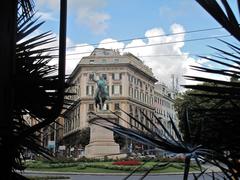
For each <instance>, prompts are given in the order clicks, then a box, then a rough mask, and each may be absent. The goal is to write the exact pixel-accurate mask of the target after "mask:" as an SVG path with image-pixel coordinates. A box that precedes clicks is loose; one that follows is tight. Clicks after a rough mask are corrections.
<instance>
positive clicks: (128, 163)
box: [112, 160, 141, 166]
mask: <svg viewBox="0 0 240 180" xmlns="http://www.w3.org/2000/svg"><path fill="white" fill-rule="evenodd" d="M112 164H113V165H120V166H137V165H140V164H141V162H140V161H138V160H128V161H117V162H113V163H112Z"/></svg>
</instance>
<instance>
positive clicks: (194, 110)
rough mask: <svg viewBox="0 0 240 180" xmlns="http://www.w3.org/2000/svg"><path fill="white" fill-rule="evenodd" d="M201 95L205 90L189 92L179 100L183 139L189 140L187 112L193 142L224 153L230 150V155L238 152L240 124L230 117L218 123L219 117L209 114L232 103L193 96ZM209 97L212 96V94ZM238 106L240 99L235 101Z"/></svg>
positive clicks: (177, 100)
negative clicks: (185, 124) (186, 121)
mask: <svg viewBox="0 0 240 180" xmlns="http://www.w3.org/2000/svg"><path fill="white" fill-rule="evenodd" d="M205 84H207V83H205ZM208 85H209V84H208ZM209 86H214V85H209ZM201 93H202V91H199V90H188V91H186V92H185V93H183V94H182V95H180V96H179V97H178V98H177V99H176V103H175V107H176V110H177V112H178V117H179V120H180V123H179V127H180V131H181V132H182V133H183V137H184V140H185V141H188V139H187V138H186V137H187V134H186V131H185V127H184V118H185V114H186V113H188V119H189V127H190V130H191V132H190V134H191V138H190V139H191V140H192V142H191V143H195V144H202V145H204V146H205V147H208V148H211V149H214V150H216V151H219V152H222V153H224V151H228V152H230V154H232V153H236V152H239V146H238V143H237V142H239V140H240V135H239V133H238V128H239V124H238V123H234V122H230V121H229V119H228V118H225V119H222V120H221V121H219V118H217V116H216V115H214V116H213V115H212V114H211V113H208V112H207V111H211V110H212V109H213V108H218V109H219V110H221V109H222V110H225V109H226V108H230V107H231V103H229V102H223V101H221V100H217V99H212V98H208V97H199V96H194V95H193V94H201ZM208 94H209V95H210V93H208ZM204 95H206V93H204ZM235 103H236V104H237V105H240V101H239V100H238V102H236V100H235ZM230 142H231V143H230ZM238 154H239V153H238Z"/></svg>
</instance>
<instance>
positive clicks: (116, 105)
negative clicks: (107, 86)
mask: <svg viewBox="0 0 240 180" xmlns="http://www.w3.org/2000/svg"><path fill="white" fill-rule="evenodd" d="M114 110H115V111H117V110H120V105H119V103H115V104H114Z"/></svg>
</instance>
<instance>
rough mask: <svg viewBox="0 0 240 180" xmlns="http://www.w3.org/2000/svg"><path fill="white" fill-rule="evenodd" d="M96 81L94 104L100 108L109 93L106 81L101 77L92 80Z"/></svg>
mask: <svg viewBox="0 0 240 180" xmlns="http://www.w3.org/2000/svg"><path fill="white" fill-rule="evenodd" d="M93 81H95V82H96V83H97V89H96V94H95V98H94V99H95V106H96V108H97V107H99V109H100V110H102V108H103V106H104V103H105V101H106V100H107V99H109V94H108V90H107V85H106V81H105V79H104V78H103V77H100V78H99V80H97V81H96V80H94V79H93Z"/></svg>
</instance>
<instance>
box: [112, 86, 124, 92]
mask: <svg viewBox="0 0 240 180" xmlns="http://www.w3.org/2000/svg"><path fill="white" fill-rule="evenodd" d="M112 94H122V86H121V85H112Z"/></svg>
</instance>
